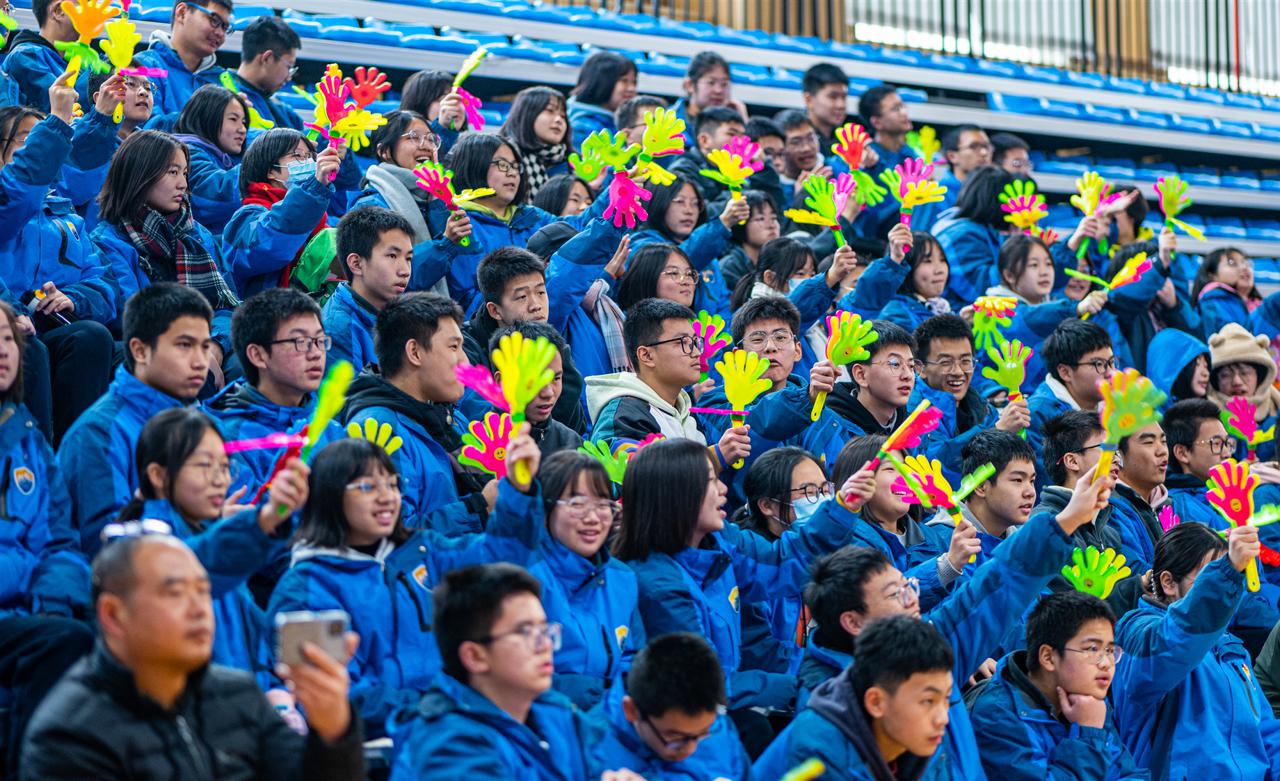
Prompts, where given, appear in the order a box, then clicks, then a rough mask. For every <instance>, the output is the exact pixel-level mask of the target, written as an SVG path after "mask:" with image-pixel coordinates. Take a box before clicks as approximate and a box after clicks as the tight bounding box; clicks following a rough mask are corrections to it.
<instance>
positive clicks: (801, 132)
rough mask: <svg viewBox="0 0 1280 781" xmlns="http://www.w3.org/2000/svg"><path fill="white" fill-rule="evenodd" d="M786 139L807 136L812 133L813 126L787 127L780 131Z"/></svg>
mask: <svg viewBox="0 0 1280 781" xmlns="http://www.w3.org/2000/svg"><path fill="white" fill-rule="evenodd" d="M782 132H783V133H784V134H785V135H786V137H787V138H795V137H796V136H807V135H809V134H810V133H812V132H813V125H807V124H800V125H796V126H795V127H789V128H786V129H785V130H783V131H782Z"/></svg>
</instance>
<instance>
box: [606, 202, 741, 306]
mask: <svg viewBox="0 0 1280 781" xmlns="http://www.w3.org/2000/svg"><path fill="white" fill-rule="evenodd" d="M596 200H597V202H599V201H604V200H606V199H604V198H598V199H596ZM729 238H730V233H729V229H728V228H726V227H724V223H723V222H720V220H719V219H711V220H708V221H707V222H704V223H703V224H702V225H699V226H698V227H697V228H695V229H694V231H693V233H691V234H689V238H687V239H685V240H684V241H681V242H675V241H672V240H671V239H669V238H667V237H666V236H664V235H663V234H662V233H660V232H658V231H657V230H655V229H653V228H643V229H641V230H637V231H636V232H635V233H633V234H631V249H632V251H633V252H634V251H635V250H637V249H639V248H640V247H643V246H644V245H646V244H678V245H679V247H680V249H682V250H684V253H685V254H686V255H688V256H689V263H690V265H692V266H693V270H694V271H696V272H698V273H699V274H701V275H702V279H701V281H699V282H698V292H697V295H695V296H694V299H693V310H694V311H695V312H696V311H698V310H700V309H705V310H707V311H708V312H710V313H711V314H713V315H716V314H718V315H721V316H723V317H724V318H725V320H726V321H727V320H728V319H729V316H730V315H732V314H733V313H732V312H731V311H730V310H729V288H728V286H726V285H725V283H724V274H722V273H721V271H720V256H721V255H723V254H724V252H725V249H727V248H728V246H729Z"/></svg>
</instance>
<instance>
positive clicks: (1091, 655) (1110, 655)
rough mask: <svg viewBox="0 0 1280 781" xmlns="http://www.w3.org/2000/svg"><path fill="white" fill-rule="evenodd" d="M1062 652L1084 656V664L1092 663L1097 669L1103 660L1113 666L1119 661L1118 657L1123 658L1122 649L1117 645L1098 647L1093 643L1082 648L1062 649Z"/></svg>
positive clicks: (1098, 645)
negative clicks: (1107, 660) (1109, 661)
mask: <svg viewBox="0 0 1280 781" xmlns="http://www.w3.org/2000/svg"><path fill="white" fill-rule="evenodd" d="M1062 650H1064V651H1070V652H1072V653H1075V654H1084V660H1085V661H1086V662H1092V663H1093V664H1095V665H1097V666H1099V667H1101V666H1102V662H1103V660H1104V659H1110V660H1111V663H1112V664H1115V663H1116V662H1119V661H1120V657H1122V656H1124V649H1123V648H1121V647H1120V646H1118V645H1100V644H1097V643H1094V644H1092V645H1087V646H1085V647H1084V648H1066V647H1063V649H1062Z"/></svg>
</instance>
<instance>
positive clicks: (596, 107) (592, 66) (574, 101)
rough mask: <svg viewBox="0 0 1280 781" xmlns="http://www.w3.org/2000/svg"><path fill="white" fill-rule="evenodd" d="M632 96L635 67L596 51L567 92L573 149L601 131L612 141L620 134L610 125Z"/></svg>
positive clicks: (579, 71) (612, 53) (626, 61)
mask: <svg viewBox="0 0 1280 781" xmlns="http://www.w3.org/2000/svg"><path fill="white" fill-rule="evenodd" d="M635 96H636V64H635V63H634V62H632V61H631V60H630V59H629V58H627V57H624V56H623V55H621V54H618V53H617V52H610V51H596V52H592V53H591V56H589V57H587V59H585V60H583V61H582V66H581V67H580V68H578V83H577V84H576V85H574V88H573V89H572V90H571V91H570V92H569V103H568V109H569V124H570V125H571V126H572V130H573V133H572V136H571V137H570V138H569V139H568V140H569V141H571V142H572V143H573V146H574V148H579V147H581V146H582V142H583V141H584V140H585V139H586V137H587V136H589V135H591V134H592V133H595V132H596V131H599V130H604V131H606V132H607V133H608V134H609V137H610V138H611V139H612V138H613V134H614V133H616V132H618V131H619V130H622V129H623V128H619V127H618V126H617V125H616V124H615V123H614V115H613V114H614V112H615V111H617V110H618V107H619V106H621V105H622V104H623V103H625V102H627V101H628V100H630V99H631V98H634V97H635Z"/></svg>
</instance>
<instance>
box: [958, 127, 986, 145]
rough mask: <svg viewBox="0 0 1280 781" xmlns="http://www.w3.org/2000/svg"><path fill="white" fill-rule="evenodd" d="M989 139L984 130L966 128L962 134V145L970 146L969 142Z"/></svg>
mask: <svg viewBox="0 0 1280 781" xmlns="http://www.w3.org/2000/svg"><path fill="white" fill-rule="evenodd" d="M986 140H987V134H986V133H985V132H983V131H982V130H966V131H964V132H963V133H961V134H960V146H962V147H963V146H968V145H969V144H973V143H979V142H982V141H986Z"/></svg>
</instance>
